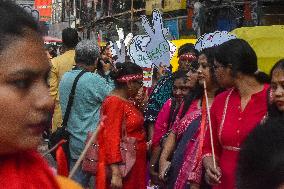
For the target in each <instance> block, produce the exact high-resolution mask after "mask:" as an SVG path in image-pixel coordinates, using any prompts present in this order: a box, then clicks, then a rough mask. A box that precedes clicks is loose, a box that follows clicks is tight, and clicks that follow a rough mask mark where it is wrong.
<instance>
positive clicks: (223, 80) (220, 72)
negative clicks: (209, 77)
mask: <svg viewBox="0 0 284 189" xmlns="http://www.w3.org/2000/svg"><path fill="white" fill-rule="evenodd" d="M213 67H214V73H215V75H216V79H217V82H218V84H219V86H220V87H222V88H230V87H232V86H233V84H234V79H233V76H232V70H231V68H229V67H224V66H223V65H222V64H220V63H219V62H217V61H216V60H215V61H214V66H213Z"/></svg>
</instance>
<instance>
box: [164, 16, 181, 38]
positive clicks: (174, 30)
mask: <svg viewBox="0 0 284 189" xmlns="http://www.w3.org/2000/svg"><path fill="white" fill-rule="evenodd" d="M164 27H165V28H167V29H168V30H169V33H170V35H171V37H172V38H173V39H179V31H178V19H171V20H165V21H164Z"/></svg>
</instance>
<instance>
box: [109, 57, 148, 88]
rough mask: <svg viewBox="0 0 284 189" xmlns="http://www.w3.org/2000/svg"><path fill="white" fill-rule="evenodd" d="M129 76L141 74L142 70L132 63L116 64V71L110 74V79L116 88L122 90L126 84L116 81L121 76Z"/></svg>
mask: <svg viewBox="0 0 284 189" xmlns="http://www.w3.org/2000/svg"><path fill="white" fill-rule="evenodd" d="M130 74H143V69H142V68H141V67H140V66H138V65H137V64H135V63H132V62H125V63H116V70H115V71H112V72H111V74H110V77H111V78H112V79H113V80H114V84H115V87H116V88H122V87H125V86H126V83H123V82H118V81H117V80H118V79H119V78H120V77H122V76H125V75H130Z"/></svg>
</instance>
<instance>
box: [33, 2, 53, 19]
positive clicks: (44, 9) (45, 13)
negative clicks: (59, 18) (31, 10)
mask: <svg viewBox="0 0 284 189" xmlns="http://www.w3.org/2000/svg"><path fill="white" fill-rule="evenodd" d="M34 6H35V9H36V10H38V12H39V21H44V22H49V21H50V20H51V15H52V0H35V4H34Z"/></svg>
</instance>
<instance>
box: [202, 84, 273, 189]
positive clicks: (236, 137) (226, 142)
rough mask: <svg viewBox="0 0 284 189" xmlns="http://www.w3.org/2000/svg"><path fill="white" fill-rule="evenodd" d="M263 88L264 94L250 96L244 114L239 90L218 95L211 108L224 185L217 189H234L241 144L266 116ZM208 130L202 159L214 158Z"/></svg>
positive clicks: (213, 130) (216, 149)
mask: <svg viewBox="0 0 284 189" xmlns="http://www.w3.org/2000/svg"><path fill="white" fill-rule="evenodd" d="M268 88H269V85H264V88H263V90H262V91H260V92H258V93H255V94H253V95H252V96H251V99H250V101H249V102H248V104H247V105H246V107H245V109H244V110H243V111H242V110H241V98H240V95H239V93H238V91H237V90H236V89H231V90H228V91H225V92H223V93H221V94H219V95H218V96H217V97H216V98H215V100H214V102H213V104H212V106H211V123H212V132H213V141H214V150H215V155H216V159H217V160H219V161H218V162H219V166H220V168H221V170H222V177H221V184H219V185H218V186H216V187H214V188H219V189H221V188H222V189H233V188H235V169H236V164H237V158H238V154H239V150H240V146H241V144H242V142H243V141H244V140H245V138H246V137H247V135H248V134H249V133H250V132H251V131H252V130H253V129H254V128H255V127H256V126H257V124H258V123H260V121H261V120H262V119H263V118H264V116H265V115H266V113H267V90H268ZM228 95H229V98H228V104H227V110H226V114H224V115H225V117H224V122H223V125H222V124H221V122H222V120H223V112H224V106H225V103H226V99H227V97H228ZM211 154H212V150H211V143H210V133H209V129H208V130H207V133H206V138H205V144H204V148H203V157H205V156H208V155H211Z"/></svg>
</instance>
